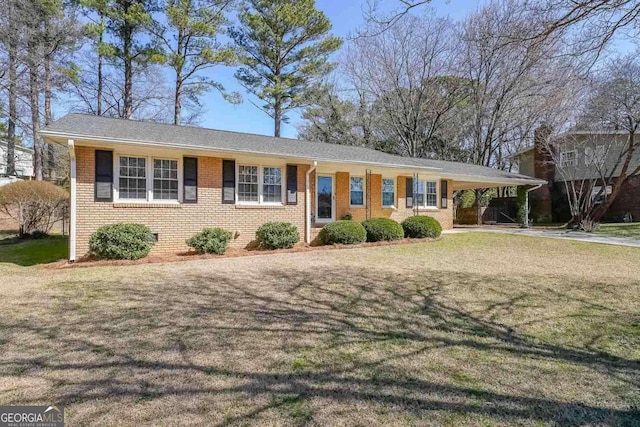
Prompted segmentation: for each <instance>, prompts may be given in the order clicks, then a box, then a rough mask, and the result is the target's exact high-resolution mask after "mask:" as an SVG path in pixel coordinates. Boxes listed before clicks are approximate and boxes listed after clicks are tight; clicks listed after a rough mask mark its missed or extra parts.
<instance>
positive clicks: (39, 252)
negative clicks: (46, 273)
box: [0, 235, 69, 266]
mask: <svg viewBox="0 0 640 427" xmlns="http://www.w3.org/2000/svg"><path fill="white" fill-rule="evenodd" d="M4 237H5V238H2V239H0V263H12V264H17V265H21V266H30V265H36V264H47V263H50V262H54V261H58V260H61V259H65V258H67V253H68V246H69V243H68V238H67V236H60V235H52V236H48V237H44V238H42V239H23V240H21V239H18V238H17V237H15V236H6V235H5V236H4Z"/></svg>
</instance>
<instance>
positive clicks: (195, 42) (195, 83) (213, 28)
mask: <svg viewBox="0 0 640 427" xmlns="http://www.w3.org/2000/svg"><path fill="white" fill-rule="evenodd" d="M231 5H232V1H231V0H169V1H167V4H166V6H165V13H166V17H167V23H168V25H167V28H166V29H164V31H163V33H162V39H163V41H164V47H165V50H166V52H167V54H166V56H167V63H168V65H169V66H170V67H171V68H172V69H173V70H174V71H175V93H174V116H173V123H174V124H176V125H178V124H180V121H181V112H182V106H183V102H182V101H183V97H185V96H186V97H188V98H190V99H192V100H194V101H195V102H196V103H197V101H198V98H199V96H200V95H202V94H203V93H204V92H205V91H207V90H208V89H211V88H213V89H217V90H218V91H220V93H222V95H223V96H225V98H227V99H229V100H232V101H234V100H235V98H237V96H235V95H233V94H227V93H226V91H225V89H224V87H223V86H222V85H221V84H220V83H219V82H217V81H215V80H214V79H211V78H208V77H205V76H203V75H201V74H199V72H200V71H202V70H204V69H207V68H210V67H213V66H216V65H220V64H224V65H231V64H232V63H233V62H234V60H235V53H234V51H233V49H231V48H230V47H226V46H223V45H222V43H221V42H220V41H219V40H218V38H217V36H218V35H219V34H220V33H221V31H222V27H223V25H224V24H225V23H226V18H225V15H224V13H225V9H228V8H230V7H231Z"/></svg>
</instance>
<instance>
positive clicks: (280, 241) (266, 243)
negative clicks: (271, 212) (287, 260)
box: [256, 222, 300, 249]
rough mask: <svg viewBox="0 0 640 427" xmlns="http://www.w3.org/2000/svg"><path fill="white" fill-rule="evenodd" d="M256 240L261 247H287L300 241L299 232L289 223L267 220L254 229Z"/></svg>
mask: <svg viewBox="0 0 640 427" xmlns="http://www.w3.org/2000/svg"><path fill="white" fill-rule="evenodd" d="M256 240H257V241H258V246H259V247H260V248H262V249H288V248H292V247H293V246H294V245H295V244H296V243H298V242H299V241H300V234H299V233H298V229H297V228H296V226H295V225H293V224H291V223H288V222H267V223H266V224H262V225H261V226H260V228H258V231H256Z"/></svg>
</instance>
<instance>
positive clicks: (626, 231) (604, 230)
mask: <svg viewBox="0 0 640 427" xmlns="http://www.w3.org/2000/svg"><path fill="white" fill-rule="evenodd" d="M596 232H597V233H599V234H607V235H609V236H615V237H633V238H635V239H640V222H631V223H616V224H600V227H599V228H598V230H597V231H596Z"/></svg>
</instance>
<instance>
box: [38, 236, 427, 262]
mask: <svg viewBox="0 0 640 427" xmlns="http://www.w3.org/2000/svg"><path fill="white" fill-rule="evenodd" d="M434 240H438V239H403V240H394V241H391V242H368V243H360V244H358V245H325V246H311V245H308V244H300V245H297V246H295V247H293V248H291V249H276V250H259V249H236V248H229V249H227V251H226V252H225V254H224V255H214V254H202V255H199V254H197V253H196V252H194V251H186V252H176V253H163V254H151V255H149V256H147V257H145V258H142V259H138V260H99V259H95V258H91V257H84V258H81V259H79V260H76V262H73V263H70V262H69V261H66V260H61V261H58V262H53V263H50V264H45V265H43V267H44V268H53V269H61V268H83V267H99V266H118V265H139V264H154V263H162V262H178V261H194V260H200V259H218V258H238V257H245V256H260V255H271V254H287V253H299V252H314V251H328V250H336V249H354V248H370V247H375V246H398V245H408V244H412V243H420V242H430V241H434Z"/></svg>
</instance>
